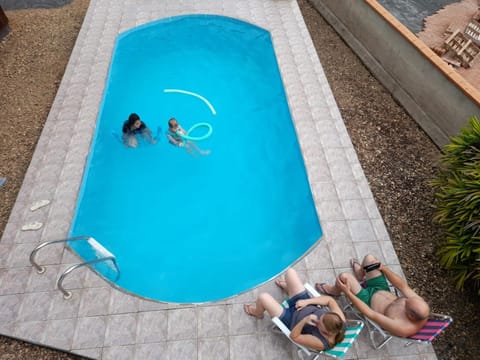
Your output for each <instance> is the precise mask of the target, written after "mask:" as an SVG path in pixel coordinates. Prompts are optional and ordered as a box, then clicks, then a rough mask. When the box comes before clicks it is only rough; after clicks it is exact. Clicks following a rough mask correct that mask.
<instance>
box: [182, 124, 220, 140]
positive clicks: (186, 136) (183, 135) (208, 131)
mask: <svg viewBox="0 0 480 360" xmlns="http://www.w3.org/2000/svg"><path fill="white" fill-rule="evenodd" d="M199 127H206V128H207V132H206V134H204V135H202V136H190V135H188V134H190V133H191V132H192V131H193V130H195V129H197V128H199ZM212 131H213V128H212V125H210V124H209V123H206V122H203V123H197V124H195V125H193V126H192V127H191V128H190V129H188V131H187V133H186V134H182V133H180V132H179V131H178V132H177V135H178V136H180V137H181V138H182V139H185V140H190V141H200V140H205V139H206V138H208V137H210V135H212Z"/></svg>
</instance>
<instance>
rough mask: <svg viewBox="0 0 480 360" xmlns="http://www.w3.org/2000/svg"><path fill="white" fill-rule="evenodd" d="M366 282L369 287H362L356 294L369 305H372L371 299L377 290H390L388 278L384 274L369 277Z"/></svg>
mask: <svg viewBox="0 0 480 360" xmlns="http://www.w3.org/2000/svg"><path fill="white" fill-rule="evenodd" d="M366 283H367V287H366V288H363V287H362V289H361V290H360V291H359V292H358V293H357V294H355V296H356V297H357V298H359V299H360V300H362V301H363V302H364V303H365V304H367V305H368V306H370V301H371V300H372V297H373V294H375V293H376V292H377V291H379V290H386V291H388V292H390V287H389V286H388V282H387V279H386V278H385V275H383V274H382V275H379V276H377V277H374V278H373V279H368V280H367V281H366Z"/></svg>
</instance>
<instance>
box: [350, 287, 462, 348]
mask: <svg viewBox="0 0 480 360" xmlns="http://www.w3.org/2000/svg"><path fill="white" fill-rule="evenodd" d="M390 287H391V288H393V291H394V292H395V293H396V294H398V290H397V289H395V288H394V287H393V286H390ZM343 311H344V312H348V311H351V312H353V313H354V314H355V316H356V317H358V318H359V319H361V320H362V321H364V322H365V325H366V328H367V330H368V335H369V338H370V342H371V344H372V346H373V347H374V348H375V349H377V350H378V349H381V348H382V347H383V346H384V345H385V344H386V343H387V342H389V341H390V340H391V339H393V338H397V339H402V340H405V346H409V345H411V344H413V343H421V344H430V343H431V342H432V341H433V340H434V339H435V338H436V337H437V336H438V335H439V334H441V333H442V332H443V330H445V329H446V328H447V327H448V326H449V325H450V324H451V323H452V321H453V319H452V318H451V317H450V316H448V315H442V314H435V313H431V314H430V317H429V319H428V321H427V323H426V324H425V326H424V327H423V328H421V329H420V330H419V331H418V332H417V333H416V334H415V335H412V336H409V337H406V338H405V337H399V336H395V335H391V334H389V333H388V332H387V331H385V330H383V329H382V328H381V327H380V325H378V324H377V323H375V322H374V321H372V320H370V319H369V318H367V317H366V316H365V315H363V314H362V313H361V312H360V311H358V310H357V309H356V308H355V307H354V306H353V305H352V303H351V302H350V301H348V300H347V304H346V305H345V306H344V307H343ZM377 334H378V335H377ZM376 337H377V338H378V337H380V340H379V341H377V340H376Z"/></svg>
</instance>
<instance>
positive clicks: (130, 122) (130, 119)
mask: <svg viewBox="0 0 480 360" xmlns="http://www.w3.org/2000/svg"><path fill="white" fill-rule="evenodd" d="M137 120H140V116H138V115H137V114H135V113H131V114H130V116H129V117H128V125H130V126H131V125H133V124H134V123H135V121H137Z"/></svg>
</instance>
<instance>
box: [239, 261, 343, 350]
mask: <svg viewBox="0 0 480 360" xmlns="http://www.w3.org/2000/svg"><path fill="white" fill-rule="evenodd" d="M275 284H276V285H277V286H279V287H280V288H281V289H282V290H284V291H285V292H287V294H288V296H289V300H288V307H286V308H283V307H282V305H281V304H279V303H278V302H277V301H276V300H275V299H274V298H273V296H272V295H270V294H269V293H261V294H260V295H259V296H258V298H257V301H256V302H255V304H245V305H244V307H243V309H244V311H245V312H246V313H247V314H248V315H250V316H253V317H256V318H258V319H261V318H263V314H264V312H265V311H266V312H268V313H269V315H270V316H272V317H273V316H277V317H278V318H279V319H280V320H281V321H282V322H283V323H284V324H285V326H287V327H288V328H289V329H290V330H291V333H290V338H291V339H292V340H293V341H295V342H296V343H298V344H300V345H304V346H306V347H308V348H311V349H316V350H328V349H331V348H333V347H334V346H335V345H336V344H338V343H340V342H342V341H343V339H344V337H345V315H344V314H343V311H342V308H341V307H340V306H339V305H338V304H337V302H336V301H335V299H333V298H332V297H330V296H320V297H310V295H309V294H308V293H307V290H305V287H304V286H303V282H302V281H301V280H300V278H299V276H298V274H297V272H296V271H295V270H294V269H291V268H290V269H288V270H287V272H286V273H285V280H281V279H277V280H276V281H275Z"/></svg>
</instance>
